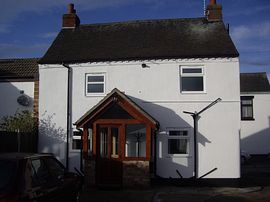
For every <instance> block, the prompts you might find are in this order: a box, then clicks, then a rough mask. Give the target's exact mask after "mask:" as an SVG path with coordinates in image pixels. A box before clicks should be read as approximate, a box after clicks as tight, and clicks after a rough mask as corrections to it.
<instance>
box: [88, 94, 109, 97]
mask: <svg viewBox="0 0 270 202" xmlns="http://www.w3.org/2000/svg"><path fill="white" fill-rule="evenodd" d="M105 95H106V93H93V94H85V96H86V97H104V96H105Z"/></svg>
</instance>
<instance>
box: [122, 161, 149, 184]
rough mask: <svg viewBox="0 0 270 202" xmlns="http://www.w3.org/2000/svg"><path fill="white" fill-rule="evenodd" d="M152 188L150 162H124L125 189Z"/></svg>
mask: <svg viewBox="0 0 270 202" xmlns="http://www.w3.org/2000/svg"><path fill="white" fill-rule="evenodd" d="M149 186H150V172H149V161H123V187H134V188H145V187H149Z"/></svg>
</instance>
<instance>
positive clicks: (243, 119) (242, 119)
mask: <svg viewBox="0 0 270 202" xmlns="http://www.w3.org/2000/svg"><path fill="white" fill-rule="evenodd" d="M241 121H255V119H254V118H241Z"/></svg>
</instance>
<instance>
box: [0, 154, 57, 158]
mask: <svg viewBox="0 0 270 202" xmlns="http://www.w3.org/2000/svg"><path fill="white" fill-rule="evenodd" d="M52 156H53V154H50V153H1V154H0V159H10V160H12V159H13V160H20V159H28V158H36V157H52Z"/></svg>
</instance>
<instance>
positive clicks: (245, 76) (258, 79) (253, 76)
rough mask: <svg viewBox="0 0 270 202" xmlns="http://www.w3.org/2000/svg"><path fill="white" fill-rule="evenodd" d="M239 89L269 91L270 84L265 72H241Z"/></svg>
mask: <svg viewBox="0 0 270 202" xmlns="http://www.w3.org/2000/svg"><path fill="white" fill-rule="evenodd" d="M240 91H241V92H242V93H244V92H270V85H269V81H268V78H267V75H266V73H265V72H259V73H241V74H240Z"/></svg>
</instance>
